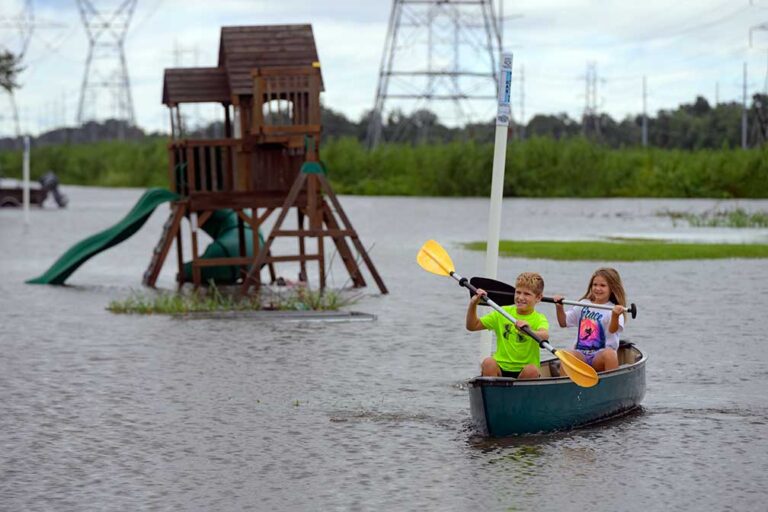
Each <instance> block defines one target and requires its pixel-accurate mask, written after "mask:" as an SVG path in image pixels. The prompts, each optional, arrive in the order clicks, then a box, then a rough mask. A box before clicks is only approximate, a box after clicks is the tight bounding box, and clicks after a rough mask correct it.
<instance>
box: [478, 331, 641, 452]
mask: <svg viewBox="0 0 768 512" xmlns="http://www.w3.org/2000/svg"><path fill="white" fill-rule="evenodd" d="M622 350H625V351H626V350H629V351H631V352H630V354H631V355H632V357H633V359H635V362H634V363H632V364H627V365H622V366H621V367H619V368H618V369H616V370H612V371H610V372H603V373H601V374H600V382H599V383H598V384H597V385H596V386H594V387H591V388H582V387H579V386H577V385H576V384H574V383H573V382H572V381H571V380H570V379H568V378H542V379H536V380H517V379H507V378H497V377H476V378H474V379H470V380H469V381H467V386H468V388H469V404H470V411H471V414H472V420H473V422H474V424H475V426H476V428H477V429H478V430H479V431H480V432H482V433H483V434H484V435H487V436H492V437H501V436H509V435H514V434H529V433H537V432H550V431H554V430H568V429H571V428H575V427H579V426H584V425H588V424H591V423H595V422H598V421H601V420H605V419H608V418H613V417H616V416H619V415H622V414H626V413H627V412H629V411H631V410H633V409H635V408H637V407H638V406H639V405H640V402H641V401H642V399H643V397H644V396H645V362H646V357H645V356H643V355H642V354H641V353H640V351H639V350H637V348H635V347H634V346H630V347H622ZM544 364H545V363H542V365H544Z"/></svg>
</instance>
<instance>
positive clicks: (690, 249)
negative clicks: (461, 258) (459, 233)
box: [464, 240, 768, 261]
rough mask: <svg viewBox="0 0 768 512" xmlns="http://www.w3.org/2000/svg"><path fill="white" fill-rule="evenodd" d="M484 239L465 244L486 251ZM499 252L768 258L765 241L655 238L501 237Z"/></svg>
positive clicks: (590, 257)
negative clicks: (574, 239) (563, 239)
mask: <svg viewBox="0 0 768 512" xmlns="http://www.w3.org/2000/svg"><path fill="white" fill-rule="evenodd" d="M485 245H486V244H485V242H471V243H467V244H464V246H465V247H466V248H468V249H471V250H475V251H485ZM499 254H501V255H502V256H516V257H520V258H540V259H548V260H586V261H657V260H701V259H719V258H768V244H681V243H668V242H657V241H625V242H548V241H541V242H539V241H531V242H517V241H514V242H513V241H509V240H502V241H501V242H500V244H499Z"/></svg>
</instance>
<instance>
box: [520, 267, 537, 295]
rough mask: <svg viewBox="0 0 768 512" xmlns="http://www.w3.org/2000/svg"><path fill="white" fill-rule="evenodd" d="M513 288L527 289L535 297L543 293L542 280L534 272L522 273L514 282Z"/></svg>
mask: <svg viewBox="0 0 768 512" xmlns="http://www.w3.org/2000/svg"><path fill="white" fill-rule="evenodd" d="M515 288H528V289H529V290H531V291H532V292H534V293H535V294H536V295H541V294H543V293H544V279H543V278H542V277H541V276H540V275H539V274H537V273H536V272H523V273H522V274H520V275H519V276H517V279H516V280H515Z"/></svg>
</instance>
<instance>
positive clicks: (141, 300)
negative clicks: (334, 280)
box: [106, 283, 359, 315]
mask: <svg viewBox="0 0 768 512" xmlns="http://www.w3.org/2000/svg"><path fill="white" fill-rule="evenodd" d="M358 299H359V297H358V296H347V295H345V294H344V293H342V291H341V290H328V289H326V290H325V292H324V293H320V291H319V290H311V289H309V288H306V287H304V286H296V287H292V288H290V289H285V290H280V291H276V290H274V289H271V288H265V292H262V293H260V294H258V295H253V296H246V297H239V296H238V295H237V289H236V288H233V289H231V290H229V289H226V288H218V287H216V286H215V285H213V284H212V283H211V284H210V285H209V286H208V287H207V288H201V289H200V290H199V291H197V292H195V291H185V290H182V291H181V292H166V291H161V292H159V293H148V292H144V291H141V292H140V291H134V292H132V293H131V295H130V296H129V297H128V298H125V299H120V300H112V301H110V303H109V304H108V305H107V308H106V309H107V310H108V311H111V312H112V313H116V314H142V315H153V314H159V315H184V314H189V313H218V312H226V311H338V310H340V309H341V308H342V307H345V306H349V305H352V304H354V303H355V302H357V301H358Z"/></svg>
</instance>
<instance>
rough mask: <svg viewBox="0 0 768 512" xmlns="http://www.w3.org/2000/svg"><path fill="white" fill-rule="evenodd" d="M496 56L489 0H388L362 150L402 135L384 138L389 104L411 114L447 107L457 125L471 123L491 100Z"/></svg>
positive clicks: (497, 42) (496, 24) (497, 41)
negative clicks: (374, 90) (396, 105)
mask: <svg viewBox="0 0 768 512" xmlns="http://www.w3.org/2000/svg"><path fill="white" fill-rule="evenodd" d="M424 41H426V45H425V43H424ZM425 46H426V47H425ZM500 52H501V35H500V32H499V22H498V21H497V19H496V14H495V12H494V8H493V5H492V0H471V1H470V0H393V1H392V11H391V13H390V17H389V25H388V28H387V36H386V40H385V43H384V51H383V52H382V58H381V65H380V67H379V81H378V85H377V88H376V96H375V100H374V106H373V110H372V112H371V118H370V120H369V124H368V134H367V146H368V147H369V148H373V147H376V146H377V145H378V144H379V143H380V142H381V141H382V140H383V139H385V138H389V139H390V140H397V139H398V138H399V136H400V135H402V133H388V134H387V136H388V137H385V136H384V135H385V134H384V129H383V124H384V122H383V120H384V119H385V117H386V115H387V112H392V111H393V109H392V104H393V102H398V103H399V105H398V106H400V105H403V106H405V105H409V106H410V110H411V111H417V110H420V109H428V110H431V108H432V107H433V105H434V106H437V104H438V103H439V104H440V105H441V106H443V108H445V107H444V106H445V105H446V104H452V105H453V108H454V111H455V113H456V117H457V121H463V122H465V123H466V122H467V121H471V120H472V117H473V114H472V111H473V110H475V108H476V109H477V110H479V108H480V107H481V106H483V107H485V106H487V104H488V101H489V100H491V99H495V98H496V97H497V96H496V93H497V89H496V84H497V81H496V75H497V72H498V59H499V55H500ZM483 100H484V101H483ZM473 107H474V108H473ZM440 113H441V114H444V113H445V111H442V112H440ZM400 128H403V127H402V126H401V127H400Z"/></svg>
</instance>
